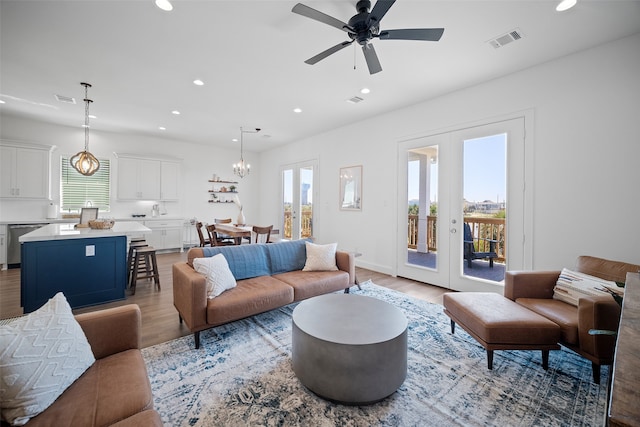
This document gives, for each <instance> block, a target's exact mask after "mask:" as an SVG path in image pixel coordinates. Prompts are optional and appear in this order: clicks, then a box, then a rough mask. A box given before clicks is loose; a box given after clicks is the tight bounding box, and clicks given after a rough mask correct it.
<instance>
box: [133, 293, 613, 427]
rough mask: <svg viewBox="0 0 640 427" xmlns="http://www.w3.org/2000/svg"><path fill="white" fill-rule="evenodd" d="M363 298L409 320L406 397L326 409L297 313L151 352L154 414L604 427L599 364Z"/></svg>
mask: <svg viewBox="0 0 640 427" xmlns="http://www.w3.org/2000/svg"><path fill="white" fill-rule="evenodd" d="M352 292H353V293H357V294H361V295H367V296H371V297H375V298H379V299H381V300H384V301H387V302H389V303H391V304H394V305H395V306H397V307H399V308H400V309H401V310H402V311H403V312H404V313H405V315H406V316H407V319H408V321H409V330H408V373H407V379H406V380H405V382H404V384H403V385H402V386H401V387H400V389H399V390H398V391H397V392H395V393H394V394H392V395H391V396H390V397H388V398H387V399H385V400H383V401H381V402H379V403H377V404H373V405H369V406H345V405H338V404H334V403H331V402H328V401H325V400H323V399H321V398H319V397H317V396H316V395H315V394H313V393H312V392H310V391H309V390H307V389H306V388H305V387H304V386H303V385H302V384H301V383H300V382H299V380H298V379H297V378H296V376H295V374H294V373H293V370H292V367H291V314H292V312H293V309H294V308H295V304H292V305H289V306H286V307H283V308H281V309H278V310H273V311H270V312H268V313H264V314H261V315H258V316H254V317H251V318H249V319H244V320H241V321H237V322H233V323H230V324H227V325H224V326H220V327H217V328H214V329H210V330H208V331H205V332H203V333H202V334H201V341H202V345H201V348H200V349H198V350H196V349H195V348H194V344H193V336H187V337H183V338H180V339H177V340H173V341H170V342H166V343H162V344H159V345H155V346H153V347H148V348H146V349H143V351H142V352H143V356H144V358H145V360H146V362H147V368H148V370H149V377H150V380H151V387H152V389H153V395H154V404H155V407H156V409H157V410H158V412H159V413H160V415H161V417H162V420H163V422H164V424H165V425H166V426H596V425H598V426H601V425H603V421H604V415H605V400H606V394H607V390H606V384H607V376H608V374H609V372H608V370H607V369H603V375H602V385H596V384H594V383H593V382H592V379H591V365H590V362H588V361H586V360H585V359H583V358H581V357H579V356H577V355H575V354H574V353H572V352H570V351H568V350H565V349H563V350H559V351H552V352H551V355H550V357H549V370H548V371H544V370H543V369H542V366H541V360H540V359H541V356H540V352H539V351H496V352H495V356H494V362H493V370H491V371H489V370H487V360H486V353H485V351H484V349H483V348H482V347H481V346H479V345H478V344H477V343H476V342H475V341H474V340H473V338H471V337H470V336H469V335H467V333H466V332H465V331H464V330H462V329H461V328H456V333H455V335H451V330H450V323H449V318H448V317H447V316H446V315H444V314H443V312H442V306H440V305H436V304H431V303H428V302H425V301H422V300H418V299H415V298H412V297H410V296H407V295H405V294H402V293H400V292H396V291H393V290H389V289H386V288H383V287H380V286H377V285H375V284H373V283H371V282H366V283H364V284H363V285H362V290H361V291H358V290H357V289H354V290H353V291H352Z"/></svg>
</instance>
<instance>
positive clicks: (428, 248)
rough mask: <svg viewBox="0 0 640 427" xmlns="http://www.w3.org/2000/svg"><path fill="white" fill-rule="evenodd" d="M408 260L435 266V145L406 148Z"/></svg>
mask: <svg viewBox="0 0 640 427" xmlns="http://www.w3.org/2000/svg"><path fill="white" fill-rule="evenodd" d="M407 196H408V211H407V214H408V216H407V263H409V264H413V265H417V266H421V267H425V268H432V269H435V268H437V262H438V244H437V233H436V228H437V217H438V146H437V145H431V146H427V147H422V148H417V149H412V150H409V157H408V165H407Z"/></svg>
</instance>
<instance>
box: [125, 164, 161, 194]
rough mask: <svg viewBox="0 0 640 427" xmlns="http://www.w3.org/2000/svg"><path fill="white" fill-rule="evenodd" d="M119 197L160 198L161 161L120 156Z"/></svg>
mask: <svg viewBox="0 0 640 427" xmlns="http://www.w3.org/2000/svg"><path fill="white" fill-rule="evenodd" d="M117 181H118V199H119V200H160V161H159V160H151V159H142V158H136V157H122V156H120V157H118V177H117Z"/></svg>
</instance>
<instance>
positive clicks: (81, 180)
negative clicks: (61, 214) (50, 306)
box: [60, 156, 111, 211]
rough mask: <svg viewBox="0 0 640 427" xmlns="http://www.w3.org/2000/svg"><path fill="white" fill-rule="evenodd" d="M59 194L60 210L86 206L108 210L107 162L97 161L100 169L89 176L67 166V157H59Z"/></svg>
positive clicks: (108, 178) (109, 186) (108, 182)
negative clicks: (60, 200)
mask: <svg viewBox="0 0 640 427" xmlns="http://www.w3.org/2000/svg"><path fill="white" fill-rule="evenodd" d="M60 161H61V164H60V172H61V176H60V194H61V199H62V209H69V210H77V209H80V208H83V207H86V206H91V207H94V208H100V209H101V210H106V211H108V210H109V200H110V197H109V196H110V189H111V183H110V176H111V169H110V166H109V160H106V159H99V161H100V169H98V171H97V172H96V173H95V174H93V175H91V176H84V175H81V174H80V173H79V172H78V171H77V170H75V169H74V168H73V167H72V166H71V164H69V157H64V156H62V157H61V160H60Z"/></svg>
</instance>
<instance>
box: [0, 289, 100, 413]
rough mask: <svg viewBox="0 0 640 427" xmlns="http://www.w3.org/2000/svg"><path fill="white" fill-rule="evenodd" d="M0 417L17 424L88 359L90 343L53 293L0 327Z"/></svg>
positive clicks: (83, 368)
mask: <svg viewBox="0 0 640 427" xmlns="http://www.w3.org/2000/svg"><path fill="white" fill-rule="evenodd" d="M0 349H1V350H0V371H1V372H2V374H1V377H0V390H2V393H1V394H0V399H1V400H0V404H1V405H0V407H1V408H2V418H3V419H5V420H7V421H8V422H9V423H11V424H13V425H23V424H25V423H26V422H27V421H29V419H30V418H32V417H35V416H36V415H38V414H39V413H41V412H42V411H44V410H45V409H47V408H48V407H49V405H51V404H52V403H53V402H54V401H55V400H56V399H57V398H58V397H59V396H60V395H61V394H63V393H64V392H65V390H67V388H68V387H69V386H70V385H71V384H72V383H73V382H74V381H76V379H78V377H80V376H81V375H82V373H83V372H85V371H86V370H87V368H89V367H90V366H91V365H92V364H93V363H94V362H95V358H94V356H93V352H92V351H91V346H90V345H89V342H88V341H87V338H86V336H85V335H84V332H83V331H82V328H81V327H80V325H79V324H78V322H77V321H76V319H75V318H74V317H73V313H72V312H71V307H70V306H69V303H68V302H67V299H66V298H65V297H64V295H63V294H62V293H61V292H59V293H57V294H56V295H55V296H54V297H53V298H51V299H50V300H49V301H48V302H47V303H46V304H45V305H44V306H42V307H41V308H39V309H38V310H36V311H34V312H33V313H30V314H28V315H27V316H24V317H22V318H20V319H18V320H15V321H13V322H11V323H9V324H8V325H5V326H2V327H1V328H0Z"/></svg>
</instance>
